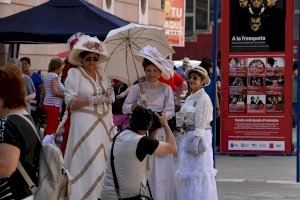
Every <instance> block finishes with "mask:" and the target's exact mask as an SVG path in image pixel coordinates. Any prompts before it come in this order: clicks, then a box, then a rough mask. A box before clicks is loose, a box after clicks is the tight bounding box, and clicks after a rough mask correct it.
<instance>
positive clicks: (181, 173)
mask: <svg viewBox="0 0 300 200" xmlns="http://www.w3.org/2000/svg"><path fill="white" fill-rule="evenodd" d="M185 75H186V76H187V79H188V82H189V85H190V88H191V91H192V93H191V95H190V96H189V97H188V98H187V99H186V101H185V103H184V104H183V106H182V108H181V110H180V113H181V116H183V122H184V125H183V128H184V130H185V134H184V136H183V138H182V141H181V144H180V148H179V154H178V158H179V163H178V169H177V171H176V176H177V178H178V179H179V180H180V187H179V199H180V200H185V199H193V200H217V199H218V196H217V187H216V180H215V176H216V173H217V171H216V169H214V166H213V152H212V146H211V145H212V133H211V126H210V122H211V121H212V119H213V117H212V115H213V107H212V102H211V100H210V98H209V96H208V94H207V93H206V92H205V90H204V87H205V86H207V85H209V83H210V79H209V76H208V73H207V71H206V70H205V69H204V68H203V67H195V68H191V69H188V70H187V71H186V72H185Z"/></svg>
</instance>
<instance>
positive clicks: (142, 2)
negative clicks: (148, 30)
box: [139, 0, 148, 25]
mask: <svg viewBox="0 0 300 200" xmlns="http://www.w3.org/2000/svg"><path fill="white" fill-rule="evenodd" d="M139 24H145V25H147V24H148V0H139Z"/></svg>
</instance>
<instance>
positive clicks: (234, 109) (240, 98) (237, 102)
mask: <svg viewBox="0 0 300 200" xmlns="http://www.w3.org/2000/svg"><path fill="white" fill-rule="evenodd" d="M229 112H231V113H245V112H246V95H229Z"/></svg>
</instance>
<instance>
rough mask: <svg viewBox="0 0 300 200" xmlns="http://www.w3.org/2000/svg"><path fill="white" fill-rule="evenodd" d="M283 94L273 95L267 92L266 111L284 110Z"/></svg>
mask: <svg viewBox="0 0 300 200" xmlns="http://www.w3.org/2000/svg"><path fill="white" fill-rule="evenodd" d="M283 98H284V97H283V95H281V94H279V95H273V94H267V101H266V112H267V113H275V112H277V113H278V112H280V113H281V112H284V99H283Z"/></svg>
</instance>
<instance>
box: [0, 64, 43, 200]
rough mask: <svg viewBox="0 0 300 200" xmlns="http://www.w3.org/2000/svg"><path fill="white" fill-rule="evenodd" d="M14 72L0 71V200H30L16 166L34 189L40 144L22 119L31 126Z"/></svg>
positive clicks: (10, 70)
mask: <svg viewBox="0 0 300 200" xmlns="http://www.w3.org/2000/svg"><path fill="white" fill-rule="evenodd" d="M18 70H19V72H17V73H16V68H15V69H13V68H0V85H1V87H0V119H2V120H1V122H0V199H26V200H33V199H34V197H33V195H32V193H31V191H30V189H29V187H28V184H27V183H26V181H25V180H24V178H23V177H22V175H21V174H20V172H19V170H18V169H17V166H18V163H19V162H20V163H21V164H22V166H23V167H24V169H25V171H26V172H27V173H28V175H29V176H30V178H31V179H32V180H33V182H34V183H35V184H36V185H37V184H38V176H37V175H38V169H39V155H40V148H41V143H40V142H39V139H38V138H37V135H36V133H35V131H34V130H33V128H32V126H31V125H30V124H29V123H28V122H27V121H26V120H25V119H23V117H25V118H27V119H28V120H30V121H31V122H32V123H33V119H32V118H31V117H30V115H29V114H28V113H27V112H26V110H25V107H26V105H25V91H24V80H23V78H22V77H21V76H20V74H22V72H21V69H18ZM20 115H22V116H23V117H22V116H20Z"/></svg>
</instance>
